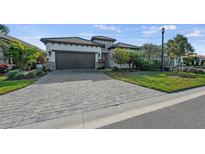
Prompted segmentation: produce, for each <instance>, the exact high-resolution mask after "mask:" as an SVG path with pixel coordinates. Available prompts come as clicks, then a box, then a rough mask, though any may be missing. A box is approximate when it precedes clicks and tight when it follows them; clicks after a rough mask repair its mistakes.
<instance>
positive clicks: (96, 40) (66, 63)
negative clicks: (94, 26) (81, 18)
mask: <svg viewBox="0 0 205 154" xmlns="http://www.w3.org/2000/svg"><path fill="white" fill-rule="evenodd" d="M41 41H42V42H43V43H44V44H45V46H46V54H47V58H48V63H47V66H48V68H50V69H51V70H56V69H96V68H98V67H100V66H102V64H103V65H104V66H105V67H113V66H118V65H117V64H115V63H114V62H113V61H112V53H113V51H114V49H115V48H118V47H119V48H126V49H129V50H134V51H137V50H139V47H138V46H135V45H130V44H126V43H116V44H114V42H115V41H116V39H114V38H110V37H105V36H93V37H92V38H91V40H87V39H83V38H80V37H55V38H42V39H41ZM123 67H128V65H123Z"/></svg>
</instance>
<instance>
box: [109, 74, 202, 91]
mask: <svg viewBox="0 0 205 154" xmlns="http://www.w3.org/2000/svg"><path fill="white" fill-rule="evenodd" d="M106 74H108V75H109V76H111V77H113V78H115V79H118V80H123V81H127V82H130V83H133V84H137V85H141V86H144V87H148V88H152V89H156V90H160V91H164V92H167V93H171V92H176V91H180V90H185V89H190V88H194V87H199V86H204V85H205V75H202V74H193V73H180V74H179V73H174V72H165V73H162V72H106Z"/></svg>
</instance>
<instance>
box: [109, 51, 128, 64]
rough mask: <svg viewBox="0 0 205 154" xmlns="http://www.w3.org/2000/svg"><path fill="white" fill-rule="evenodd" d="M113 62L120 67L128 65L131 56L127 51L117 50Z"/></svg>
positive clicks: (113, 55)
mask: <svg viewBox="0 0 205 154" xmlns="http://www.w3.org/2000/svg"><path fill="white" fill-rule="evenodd" d="M112 60H113V61H114V62H115V63H116V64H119V65H120V68H121V65H122V64H125V63H128V60H129V54H128V51H127V50H126V49H121V48H116V49H115V50H114V52H113V54H112Z"/></svg>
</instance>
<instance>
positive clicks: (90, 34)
mask: <svg viewBox="0 0 205 154" xmlns="http://www.w3.org/2000/svg"><path fill="white" fill-rule="evenodd" d="M79 35H80V36H85V37H91V36H94V35H96V34H94V33H88V32H81V33H80V34H79Z"/></svg>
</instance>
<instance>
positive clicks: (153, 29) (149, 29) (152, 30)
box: [142, 26, 159, 35]
mask: <svg viewBox="0 0 205 154" xmlns="http://www.w3.org/2000/svg"><path fill="white" fill-rule="evenodd" d="M142 29H143V31H142V34H145V35H147V34H148V35H149V34H155V33H157V32H158V31H159V27H157V26H151V27H150V26H142Z"/></svg>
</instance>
